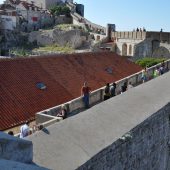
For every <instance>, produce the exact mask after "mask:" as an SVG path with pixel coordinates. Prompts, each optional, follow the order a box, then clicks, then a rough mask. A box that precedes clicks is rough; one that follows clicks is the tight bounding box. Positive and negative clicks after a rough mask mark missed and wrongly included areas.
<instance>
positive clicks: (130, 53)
mask: <svg viewBox="0 0 170 170" xmlns="http://www.w3.org/2000/svg"><path fill="white" fill-rule="evenodd" d="M129 55H132V45H131V44H130V45H129Z"/></svg>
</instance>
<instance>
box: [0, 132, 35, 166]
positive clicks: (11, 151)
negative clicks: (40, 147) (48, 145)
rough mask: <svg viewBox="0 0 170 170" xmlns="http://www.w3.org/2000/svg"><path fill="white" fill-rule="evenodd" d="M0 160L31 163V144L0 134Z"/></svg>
mask: <svg viewBox="0 0 170 170" xmlns="http://www.w3.org/2000/svg"><path fill="white" fill-rule="evenodd" d="M0 159H6V160H12V161H17V162H22V163H32V160H33V145H32V142H30V141H26V140H23V139H19V138H15V137H13V136H10V135H7V134H5V133H2V132H0Z"/></svg>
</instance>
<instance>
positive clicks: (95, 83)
mask: <svg viewBox="0 0 170 170" xmlns="http://www.w3.org/2000/svg"><path fill="white" fill-rule="evenodd" d="M108 68H109V69H111V70H113V74H109V73H108V72H107V71H106V70H107V69H108ZM140 70H141V67H139V66H138V65H136V64H134V63H132V62H130V61H128V60H127V59H125V58H124V57H121V56H118V55H116V54H114V53H111V52H102V53H82V54H72V55H61V56H52V57H49V56H44V57H35V58H17V59H1V60H0V130H5V129H9V128H11V127H13V126H16V125H19V124H22V123H23V122H24V121H26V120H34V119H35V113H36V112H39V111H42V110H44V109H47V108H50V107H53V106H56V105H59V104H62V103H64V102H67V101H69V100H71V99H73V98H76V97H78V96H80V89H81V86H82V84H83V82H84V81H85V80H86V81H87V82H88V84H89V85H90V86H91V88H92V90H95V89H97V88H100V87H102V86H104V85H105V83H107V82H113V81H116V80H119V79H122V78H124V77H126V76H128V75H131V74H133V73H135V72H138V71H140ZM38 82H43V83H44V84H45V85H46V87H47V88H46V89H45V90H40V89H38V88H37V87H36V84H37V83H38Z"/></svg>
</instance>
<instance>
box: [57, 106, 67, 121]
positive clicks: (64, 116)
mask: <svg viewBox="0 0 170 170" xmlns="http://www.w3.org/2000/svg"><path fill="white" fill-rule="evenodd" d="M57 117H62V118H63V119H65V118H67V110H66V109H65V107H64V106H62V107H61V111H60V112H59V113H58V114H57Z"/></svg>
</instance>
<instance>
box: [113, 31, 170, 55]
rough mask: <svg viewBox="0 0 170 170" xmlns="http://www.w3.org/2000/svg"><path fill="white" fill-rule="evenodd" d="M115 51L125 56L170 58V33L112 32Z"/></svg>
mask: <svg viewBox="0 0 170 170" xmlns="http://www.w3.org/2000/svg"><path fill="white" fill-rule="evenodd" d="M111 39H112V41H113V46H114V51H115V52H116V53H118V54H120V55H123V56H133V57H135V58H141V57H158V58H160V57H165V58H170V33H169V32H153V31H150V32H149V31H138V32H137V31H134V32H119V31H118V32H115V31H114V32H112V33H111Z"/></svg>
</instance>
